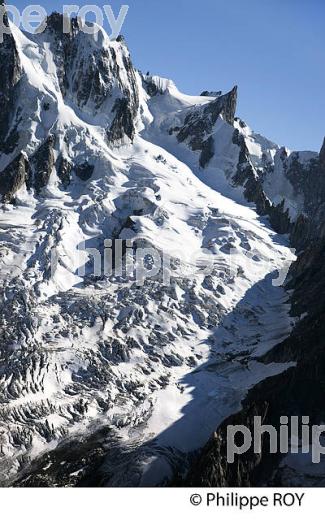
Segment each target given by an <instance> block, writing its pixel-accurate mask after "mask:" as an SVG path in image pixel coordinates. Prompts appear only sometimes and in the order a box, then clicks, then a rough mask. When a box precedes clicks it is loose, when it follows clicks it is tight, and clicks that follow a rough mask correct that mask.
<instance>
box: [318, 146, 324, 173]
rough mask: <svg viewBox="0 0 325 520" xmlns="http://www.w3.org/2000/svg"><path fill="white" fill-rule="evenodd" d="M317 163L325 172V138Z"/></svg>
mask: <svg viewBox="0 0 325 520" xmlns="http://www.w3.org/2000/svg"><path fill="white" fill-rule="evenodd" d="M319 162H320V165H321V167H322V168H323V169H324V171H325V138H324V141H323V146H322V148H321V151H320V152H319Z"/></svg>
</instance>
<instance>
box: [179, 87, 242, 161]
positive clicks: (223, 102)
mask: <svg viewBox="0 0 325 520" xmlns="http://www.w3.org/2000/svg"><path fill="white" fill-rule="evenodd" d="M236 106H237V87H234V88H233V89H232V90H231V91H230V92H229V93H228V94H224V95H223V96H219V97H217V98H216V99H215V100H214V101H211V102H210V103H207V104H206V105H203V106H202V107H201V106H199V107H196V108H195V109H193V110H191V111H190V113H189V114H188V115H187V116H186V118H185V121H184V125H183V127H182V128H181V129H180V130H179V132H178V134H177V139H178V142H180V143H183V142H185V141H186V142H188V144H189V146H190V147H191V149H192V150H193V151H197V150H201V152H203V154H202V155H201V158H200V163H201V165H204V166H206V165H207V164H208V162H209V161H210V159H211V157H212V156H213V154H212V155H211V153H212V145H211V140H210V141H208V142H206V141H207V140H208V139H209V137H210V134H211V133H212V130H213V127H214V125H215V123H216V122H217V119H218V117H219V116H222V117H223V118H224V119H225V121H227V122H228V123H229V124H231V125H232V124H233V123H234V118H235V112H236ZM209 156H210V157H209Z"/></svg>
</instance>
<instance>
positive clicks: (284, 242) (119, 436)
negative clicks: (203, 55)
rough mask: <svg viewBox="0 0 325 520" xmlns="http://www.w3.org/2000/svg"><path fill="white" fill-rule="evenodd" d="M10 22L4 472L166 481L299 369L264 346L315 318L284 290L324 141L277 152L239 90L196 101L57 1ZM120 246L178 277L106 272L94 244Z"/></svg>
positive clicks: (2, 136) (0, 159)
mask: <svg viewBox="0 0 325 520" xmlns="http://www.w3.org/2000/svg"><path fill="white" fill-rule="evenodd" d="M8 23H9V22H8ZM10 28H11V34H9V35H4V42H3V44H0V194H1V197H2V207H1V215H0V230H1V255H0V262H1V289H0V290H1V303H0V305H1V317H0V320H1V344H0V356H1V357H0V359H1V368H0V381H1V387H0V400H1V409H0V444H1V452H0V483H1V485H8V484H11V483H15V482H20V483H23V484H24V485H31V484H37V485H39V484H40V483H41V484H42V483H43V484H46V485H75V484H77V483H79V482H80V481H82V480H83V479H87V478H88V477H89V472H90V469H92V470H93V465H92V464H93V463H94V460H96V464H97V465H98V467H97V468H96V470H98V471H99V469H98V468H101V469H100V472H99V474H100V475H101V476H100V478H101V483H105V484H106V485H126V484H127V485H147V484H149V485H156V484H162V483H163V482H166V481H168V479H172V478H174V477H175V474H177V473H179V472H180V471H181V470H180V468H181V469H182V470H183V471H185V470H186V468H187V462H188V461H190V458H191V457H190V454H191V453H193V452H195V450H198V449H199V448H201V447H202V446H203V445H204V444H205V443H206V442H207V440H208V439H209V437H210V436H211V434H212V432H213V431H214V430H215V429H216V427H217V426H218V425H219V424H220V423H221V422H222V421H223V420H224V419H226V418H227V417H228V416H229V415H231V414H233V413H235V412H237V411H238V410H239V409H240V407H241V401H242V399H243V398H244V397H245V395H246V393H247V390H248V389H249V388H252V387H253V386H254V385H256V384H257V383H259V382H260V381H262V380H264V379H266V378H267V377H270V376H274V375H277V374H280V373H282V372H283V371H284V370H286V369H287V368H289V367H291V366H292V364H293V363H292V362H291V360H290V359H286V360H284V361H282V360H277V361H276V362H270V363H265V362H262V361H261V360H260V359H259V356H262V355H265V354H266V353H267V352H268V351H269V350H270V349H271V348H272V347H274V346H275V345H277V344H278V343H280V342H281V341H283V340H284V339H285V338H287V337H288V335H289V334H290V331H291V330H292V328H293V326H294V325H295V323H296V322H297V321H299V315H298V316H296V317H295V318H293V317H291V316H290V315H289V310H290V303H289V295H290V293H289V292H288V291H286V290H285V288H284V287H283V286H282V285H281V284H283V281H284V278H283V276H282V275H283V272H284V275H285V274H286V272H287V270H288V268H289V265H290V263H291V262H293V261H294V259H295V255H294V252H293V250H292V249H291V248H290V243H289V237H288V233H291V237H292V245H293V246H294V247H295V248H297V249H298V250H300V249H302V248H303V247H304V245H305V238H304V237H305V236H308V238H310V236H311V235H312V233H313V232H314V231H313V230H315V229H316V227H315V225H314V223H315V220H317V222H318V223H321V219H322V207H321V205H320V204H318V203H317V201H320V200H321V201H323V200H324V197H323V192H322V191H320V187H319V186H320V185H322V176H321V172H322V168H323V163H324V153H325V147H324V150H323V151H322V153H321V154H320V155H318V154H316V153H312V152H290V151H288V150H287V149H285V148H280V147H278V146H277V145H276V144H274V143H272V142H270V141H269V140H268V139H266V138H264V137H262V136H261V135H259V134H256V133H254V132H253V131H252V130H251V129H250V128H249V127H248V126H247V125H246V124H245V123H244V122H243V121H242V120H240V119H239V118H237V117H236V101H237V87H234V88H233V89H232V90H231V91H230V92H229V93H226V94H222V93H220V92H214V93H209V92H205V93H203V94H202V95H201V96H188V95H185V94H182V93H181V92H179V91H178V89H177V87H176V86H175V84H174V83H173V82H172V81H170V80H167V79H163V78H160V77H158V76H145V75H142V74H141V73H140V72H139V71H137V70H136V69H135V68H134V67H133V65H132V61H131V59H130V54H129V51H128V48H127V46H126V43H125V41H124V40H123V38H119V39H118V40H117V41H113V42H112V41H110V40H109V38H108V37H107V35H106V34H105V32H104V31H103V30H100V31H99V34H98V38H95V37H94V36H93V35H88V34H84V33H83V32H81V31H80V30H79V28H78V24H77V21H73V23H72V30H71V33H70V34H68V35H63V34H62V19H61V18H60V15H58V14H53V15H51V16H50V17H49V19H48V26H47V29H46V31H45V32H44V33H42V34H39V35H30V34H28V35H26V34H24V33H22V32H21V31H20V30H19V29H18V28H16V27H15V26H13V25H11V24H10ZM312 174H313V179H311V178H310V176H311V175H312ZM315 178H317V179H318V180H319V182H318V185H317V183H316V182H315ZM322 189H323V188H322ZM317 229H319V227H318V228H317ZM280 233H281V234H280ZM315 233H316V231H315ZM105 240H112V241H114V240H121V241H122V244H123V247H124V248H125V247H127V246H126V244H128V243H129V242H127V241H131V243H132V247H133V248H134V250H135V249H137V248H141V247H142V248H152V249H154V250H155V251H157V252H158V254H159V255H160V257H161V258H164V259H166V263H167V268H166V269H167V271H168V279H169V280H170V281H168V283H167V282H166V279H165V278H164V277H163V276H164V275H165V274H166V273H164V272H163V271H162V270H161V271H160V272H159V273H157V274H155V276H152V277H147V278H146V279H145V280H143V283H142V284H139V283H138V282H137V280H135V279H134V278H133V277H128V276H126V275H125V273H119V272H117V271H116V265H115V270H114V271H113V273H111V274H109V275H107V274H105V273H103V274H101V275H100V276H93V275H92V274H91V269H92V256H91V255H90V254H89V253H87V250H84V251H81V252H80V251H79V252H78V248H80V245H81V244H85V246H86V248H87V249H89V248H97V250H98V251H100V252H101V253H103V251H104V241H105ZM53 251H55V255H56V257H55V258H56V259H57V263H56V266H55V269H53ZM194 259H200V261H201V262H203V263H204V262H205V261H207V260H208V261H209V264H210V266H211V270H210V272H209V274H207V273H206V272H205V271H204V270H203V269H202V268H200V267H199V266H198V264H197V262H194ZM81 268H83V269H81ZM83 446H84V449H83Z"/></svg>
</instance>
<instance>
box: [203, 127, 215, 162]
mask: <svg viewBox="0 0 325 520" xmlns="http://www.w3.org/2000/svg"><path fill="white" fill-rule="evenodd" d="M213 156H214V140H213V137H212V136H211V135H210V137H208V139H206V140H205V141H203V143H202V153H201V156H200V166H201V168H205V166H206V165H207V164H208V163H209V162H210V161H211V159H212V157H213Z"/></svg>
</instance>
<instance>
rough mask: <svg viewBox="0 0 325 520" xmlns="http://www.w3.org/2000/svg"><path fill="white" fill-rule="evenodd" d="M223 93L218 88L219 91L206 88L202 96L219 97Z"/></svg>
mask: <svg viewBox="0 0 325 520" xmlns="http://www.w3.org/2000/svg"><path fill="white" fill-rule="evenodd" d="M221 95H222V92H221V90H218V91H217V92H215V91H209V90H204V91H203V92H202V93H201V94H200V96H203V97H219V96H221Z"/></svg>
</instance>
